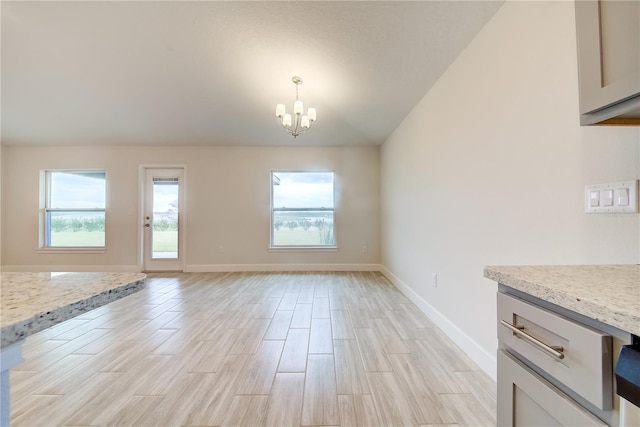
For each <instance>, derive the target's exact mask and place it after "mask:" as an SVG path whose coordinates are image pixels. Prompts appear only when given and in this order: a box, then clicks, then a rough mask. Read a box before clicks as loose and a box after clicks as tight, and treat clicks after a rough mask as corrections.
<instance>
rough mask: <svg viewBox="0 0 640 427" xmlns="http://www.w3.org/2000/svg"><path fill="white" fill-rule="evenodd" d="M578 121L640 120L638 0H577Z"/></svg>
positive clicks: (636, 122) (618, 122)
mask: <svg viewBox="0 0 640 427" xmlns="http://www.w3.org/2000/svg"><path fill="white" fill-rule="evenodd" d="M575 11H576V35H577V42H578V71H579V82H580V83H579V89H580V124H581V125H593V124H603V125H606V124H608V125H640V0H626V1H620V0H577V1H576V2H575Z"/></svg>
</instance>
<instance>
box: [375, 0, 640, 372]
mask: <svg viewBox="0 0 640 427" xmlns="http://www.w3.org/2000/svg"><path fill="white" fill-rule="evenodd" d="M573 14H574V9H573V2H555V1H554V2H543V1H540V2H539V1H536V2H507V3H506V4H505V5H503V6H502V8H501V9H500V10H499V11H498V12H497V14H496V15H495V17H494V18H493V19H492V21H490V22H489V23H488V24H487V26H486V27H485V28H484V29H483V30H482V31H481V32H480V33H479V34H478V36H477V37H476V38H475V39H474V40H473V41H472V42H471V44H470V45H469V46H468V47H467V49H466V50H465V51H464V52H463V53H462V54H461V55H460V56H459V58H458V59H457V60H456V62H455V63H454V64H453V65H452V66H451V67H450V68H449V69H448V70H447V72H446V73H445V74H444V75H443V76H442V78H441V79H440V80H439V81H438V83H437V84H436V85H435V87H433V88H432V90H431V91H430V92H429V93H428V94H427V95H426V96H425V97H424V98H423V99H422V100H421V101H420V102H419V103H418V105H417V106H416V107H415V108H414V110H413V111H412V112H411V113H410V114H409V115H408V116H407V118H406V119H405V120H404V122H403V123H402V125H401V126H399V128H398V129H397V130H396V131H395V132H394V133H393V135H392V136H391V137H390V138H389V139H388V141H386V143H385V144H384V145H383V147H382V151H381V229H382V233H381V239H382V242H381V245H382V264H383V266H384V268H386V272H387V274H388V275H389V276H390V277H391V278H393V279H394V280H395V282H396V283H397V284H398V285H399V286H400V287H401V288H402V289H404V290H405V291H406V292H407V293H409V294H410V295H412V296H413V297H414V300H415V301H417V302H418V303H419V305H421V306H422V307H423V309H425V310H427V311H430V312H431V314H432V316H434V318H435V319H436V320H437V321H438V322H439V324H440V325H441V326H442V327H443V328H444V329H445V331H447V332H448V333H449V334H450V335H451V336H452V337H453V338H454V339H456V341H457V342H458V343H459V344H460V345H461V346H462V347H463V348H464V349H465V350H466V351H467V352H468V353H469V354H470V355H471V356H472V357H473V358H474V359H475V360H476V361H477V362H478V363H479V364H480V365H481V367H483V368H484V369H485V370H486V371H487V372H489V373H490V374H492V375H494V374H495V349H496V348H497V340H496V326H495V322H496V315H495V310H496V303H495V299H496V296H495V293H496V290H497V286H496V284H495V283H493V282H491V281H489V280H487V279H484V278H483V277H482V275H483V266H485V265H508V264H514V265H518V264H591V263H637V262H638V259H639V256H640V248H639V246H640V244H639V241H638V236H639V233H640V229H639V225H638V224H639V221H638V215H637V214H633V215H586V214H584V201H583V197H584V196H583V192H584V186H585V185H587V184H595V183H606V182H611V181H621V180H630V179H637V178H638V177H639V175H640V164H639V160H638V159H639V152H640V130H639V128H637V127H635V128H631V127H628V128H621V127H597V128H596V127H590V128H586V127H585V128H582V127H580V126H579V124H578V92H577V88H578V83H577V65H576V63H577V60H576V40H575V20H574V15H573ZM432 273H437V275H438V287H437V288H434V287H433V286H432V283H431V280H432Z"/></svg>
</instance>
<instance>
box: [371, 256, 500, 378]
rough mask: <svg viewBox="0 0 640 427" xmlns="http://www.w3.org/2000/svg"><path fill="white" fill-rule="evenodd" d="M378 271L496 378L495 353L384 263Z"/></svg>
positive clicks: (484, 369)
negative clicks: (436, 307) (473, 337)
mask: <svg viewBox="0 0 640 427" xmlns="http://www.w3.org/2000/svg"><path fill="white" fill-rule="evenodd" d="M380 267H381V268H380V271H381V272H382V274H384V275H385V276H386V277H387V279H389V280H390V281H391V283H393V284H394V285H395V286H396V287H397V288H398V289H399V290H400V292H402V293H403V294H404V295H405V296H406V297H407V298H409V300H411V302H412V303H414V304H415V305H416V306H417V307H418V308H419V309H420V310H421V311H422V312H423V313H424V314H426V315H427V317H429V319H431V321H432V322H433V323H435V324H436V326H438V327H439V328H440V329H441V330H442V331H443V332H444V333H445V334H447V336H448V337H449V338H450V339H451V340H452V341H453V342H454V343H455V344H456V345H457V346H458V347H460V349H461V350H462V351H464V352H465V353H466V354H467V356H469V358H470V359H471V360H473V361H474V362H475V363H476V364H477V365H478V366H479V367H480V369H482V370H483V371H484V372H485V373H486V374H487V375H489V376H490V377H491V378H492V379H493V380H494V381H496V378H497V364H496V363H497V360H496V356H495V354H491V353H489V352H488V351H486V350H485V349H484V348H483V347H481V346H480V345H479V344H478V343H477V342H476V341H474V340H473V339H472V338H471V337H470V336H469V335H467V334H466V333H465V332H464V331H462V330H461V329H460V328H458V327H457V326H456V325H455V324H454V323H453V322H451V321H450V320H449V319H448V318H446V317H445V316H444V315H443V314H442V313H440V312H439V311H438V310H436V309H435V308H434V307H433V306H432V305H431V304H429V303H428V302H427V301H425V300H424V298H422V297H421V296H420V295H418V294H417V293H416V292H415V291H414V290H413V289H411V288H410V287H409V286H408V285H407V284H406V283H404V282H403V281H402V280H400V279H399V278H398V277H396V276H395V275H394V274H393V273H392V272H391V271H389V269H387V268H386V267H385V266H384V265H381V266H380Z"/></svg>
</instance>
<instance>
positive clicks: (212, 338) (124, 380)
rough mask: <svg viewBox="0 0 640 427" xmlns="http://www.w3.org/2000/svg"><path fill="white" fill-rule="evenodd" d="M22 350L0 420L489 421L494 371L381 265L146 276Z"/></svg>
mask: <svg viewBox="0 0 640 427" xmlns="http://www.w3.org/2000/svg"><path fill="white" fill-rule="evenodd" d="M24 356H25V362H23V363H22V364H20V365H18V366H17V367H15V368H14V369H12V370H11V411H12V412H11V424H12V426H22V425H28V426H49V425H69V426H94V425H126V426H147V425H154V426H173V425H194V426H202V425H207V426H218V425H243V426H261V425H269V426H298V425H309V426H320V425H323V426H337V425H344V426H348V425H350V426H379V425H383V426H403V425H423V426H425V425H429V426H431V425H468V426H488V425H495V406H496V397H495V383H494V382H493V381H492V380H491V379H490V378H489V377H487V376H486V375H485V374H484V373H483V372H481V371H480V370H479V368H478V367H477V366H475V365H474V363H473V362H471V361H470V360H469V359H468V358H467V357H466V356H465V354H464V353H463V352H462V351H460V350H459V349H458V348H457V347H456V346H455V345H454V344H453V343H452V342H451V341H450V340H449V339H448V338H447V337H446V336H445V335H444V334H443V333H442V332H441V331H440V330H439V329H437V328H436V327H435V326H434V324H433V323H431V322H430V321H429V319H428V318H427V317H426V316H424V315H423V314H422V313H421V312H420V311H419V310H418V309H417V308H416V307H415V306H414V305H413V304H412V303H411V302H410V301H409V300H408V299H407V298H405V297H404V296H403V295H402V293H400V292H399V291H398V290H397V289H396V288H395V287H394V286H393V285H392V284H391V283H390V282H389V281H387V280H386V278H384V276H382V275H381V274H380V273H370V272H357V273H191V274H177V273H167V274H151V275H149V278H148V279H147V288H146V289H144V290H143V291H141V292H139V293H137V294H134V295H131V296H129V297H126V298H124V299H122V300H119V301H116V302H114V303H112V304H109V305H107V306H104V307H101V308H98V309H96V310H93V311H91V312H89V313H86V314H83V315H81V316H79V317H76V318H74V319H71V320H69V321H66V322H64V323H61V324H59V325H56V326H54V327H52V328H50V329H47V330H45V331H42V332H40V333H38V334H35V335H33V336H31V337H29V338H28V339H27V340H26V342H25V345H24Z"/></svg>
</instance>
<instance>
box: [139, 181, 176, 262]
mask: <svg viewBox="0 0 640 427" xmlns="http://www.w3.org/2000/svg"><path fill="white" fill-rule="evenodd" d="M144 180H145V182H144V209H143V247H144V250H143V251H144V270H145V271H184V258H185V253H184V247H185V245H184V169H183V168H162V169H159V168H158V169H156V168H145V171H144Z"/></svg>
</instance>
